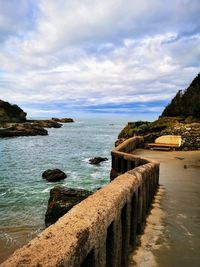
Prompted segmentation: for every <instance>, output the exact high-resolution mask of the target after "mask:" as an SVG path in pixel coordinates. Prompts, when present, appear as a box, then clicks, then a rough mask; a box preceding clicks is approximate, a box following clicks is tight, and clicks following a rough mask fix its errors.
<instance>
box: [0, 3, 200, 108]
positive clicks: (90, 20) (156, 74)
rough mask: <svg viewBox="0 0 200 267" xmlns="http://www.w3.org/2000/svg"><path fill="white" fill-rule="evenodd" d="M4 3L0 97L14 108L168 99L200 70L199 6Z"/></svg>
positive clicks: (0, 57)
mask: <svg viewBox="0 0 200 267" xmlns="http://www.w3.org/2000/svg"><path fill="white" fill-rule="evenodd" d="M0 2H1V3H4V5H3V9H2V10H1V13H2V14H3V15H1V16H0V29H3V31H4V33H3V34H2V36H3V39H4V43H3V44H2V45H1V50H0V62H1V66H0V94H1V98H2V99H5V100H8V101H11V102H13V103H14V102H17V103H30V104H31V103H44V102H45V103H53V102H57V103H59V102H60V103H70V104H71V105H77V104H78V105H80V104H82V105H83V106H84V105H86V106H87V105H91V106H92V105H102V104H105V103H111V104H115V103H132V102H141V103H144V102H156V101H162V100H165V101H168V100H169V99H170V98H171V97H172V96H173V95H174V94H175V92H176V91H177V90H178V89H183V88H185V87H186V86H187V85H188V84H189V83H190V81H191V80H192V79H193V78H194V76H195V75H196V74H197V73H198V72H199V65H200V64H199V62H200V33H199V29H200V20H199V11H200V5H199V4H198V1H195V0H194V1H189V0H175V1H174V2H173V5H170V4H169V3H165V2H164V1H160V0H153V1H147V0H140V1H139V2H138V1H133V0H123V1H122V0H102V1H97V0H93V1H92V0H83V1H80V0H67V1H63V0H62V1H61V0H57V1H54V0H48V1H45V0H40V1H39V0H38V1H35V2H31V1H30V2H29V3H31V4H30V5H27V4H26V3H27V1H25V0H24V1H19V2H18V3H19V11H17V12H16V13H15V12H14V10H15V8H16V6H17V1H12V4H10V5H8V4H7V5H5V3H6V1H1V0H0ZM36 4H38V5H37V6H34V5H36ZM33 11H34V12H33ZM36 11H37V13H36ZM7 14H10V17H9V19H8V20H9V21H6V20H5V18H6V16H7ZM29 14H31V15H30V17H31V19H30V20H28V21H27V22H26V23H24V22H25V21H26V20H27V18H28V17H29ZM33 14H34V15H33ZM33 18H34V21H33ZM14 20H16V21H17V23H16V24H15V27H14V28H13V29H12V27H11V26H10V25H11V24H13V22H14ZM2 21H3V22H2ZM1 22H2V23H1ZM31 22H33V25H34V27H32V26H30V24H31ZM145 108H146V111H152V112H153V111H155V112H156V111H158V110H160V107H156V106H155V107H149V109H148V108H147V107H145ZM32 110H33V109H30V111H31V113H32V112H33V111H32ZM49 110H51V109H49Z"/></svg>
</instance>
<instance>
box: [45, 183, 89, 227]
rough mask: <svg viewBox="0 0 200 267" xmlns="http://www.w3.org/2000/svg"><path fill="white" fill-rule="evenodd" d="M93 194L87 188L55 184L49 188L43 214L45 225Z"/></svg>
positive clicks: (53, 221)
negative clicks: (46, 205) (45, 208)
mask: <svg viewBox="0 0 200 267" xmlns="http://www.w3.org/2000/svg"><path fill="white" fill-rule="evenodd" d="M91 194H93V192H90V191H88V190H84V189H74V188H67V187H64V186H55V187H54V188H53V189H51V190H50V198H49V201H48V207H47V211H46V214H45V225H46V226H49V225H51V224H53V223H55V222H56V221H57V220H58V219H59V218H60V217H62V216H63V215H64V214H65V213H67V212H68V211H69V210H70V209H71V208H73V207H74V206H75V205H77V204H78V203H80V202H81V201H82V200H84V199H85V198H87V197H88V196H90V195H91Z"/></svg>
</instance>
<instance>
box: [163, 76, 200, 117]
mask: <svg viewBox="0 0 200 267" xmlns="http://www.w3.org/2000/svg"><path fill="white" fill-rule="evenodd" d="M161 116H162V117H163V116H168V117H176V116H183V117H188V116H192V117H195V118H200V74H198V75H197V77H196V78H195V79H194V80H193V81H192V83H191V84H190V86H189V87H188V88H187V89H186V90H185V91H182V90H179V91H178V93H177V94H176V96H175V97H174V98H173V99H172V101H171V103H170V104H169V105H168V106H167V107H166V108H165V109H164V111H163V113H162V115H161Z"/></svg>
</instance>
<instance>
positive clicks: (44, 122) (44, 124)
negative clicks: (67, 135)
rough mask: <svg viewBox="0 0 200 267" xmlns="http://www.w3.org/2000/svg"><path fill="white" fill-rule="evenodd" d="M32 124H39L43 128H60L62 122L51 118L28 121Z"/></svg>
mask: <svg viewBox="0 0 200 267" xmlns="http://www.w3.org/2000/svg"><path fill="white" fill-rule="evenodd" d="M30 122H31V124H32V125H33V126H39V127H43V128H60V127H62V124H60V123H58V122H56V121H53V120H35V121H30Z"/></svg>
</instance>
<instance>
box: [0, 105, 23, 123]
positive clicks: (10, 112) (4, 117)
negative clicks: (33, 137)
mask: <svg viewBox="0 0 200 267" xmlns="http://www.w3.org/2000/svg"><path fill="white" fill-rule="evenodd" d="M24 121H26V113H25V112H24V111H23V110H22V109H21V108H20V107H18V106H17V105H12V104H10V103H8V102H5V101H3V100H0V122H24Z"/></svg>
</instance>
